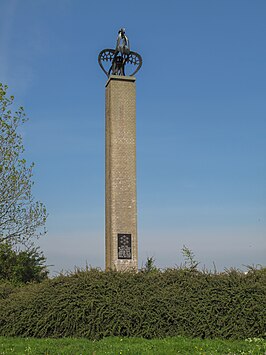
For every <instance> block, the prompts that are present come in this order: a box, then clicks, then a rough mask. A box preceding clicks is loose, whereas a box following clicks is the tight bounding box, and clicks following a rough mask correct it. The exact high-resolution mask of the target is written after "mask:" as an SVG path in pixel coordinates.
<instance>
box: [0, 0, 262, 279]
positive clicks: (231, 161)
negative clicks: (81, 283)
mask: <svg viewBox="0 0 266 355" xmlns="http://www.w3.org/2000/svg"><path fill="white" fill-rule="evenodd" d="M265 18H266V2H265V1H264V0H261V1H259V0H253V1H249V0H230V1H229V0H224V1H218V0H216V1H214V0H172V1H170V0H169V1H167V0H165V1H156V0H155V1H139V0H136V1H134V2H121V3H119V2H118V3H117V2H112V1H106V0H103V1H99V2H96V1H85V0H75V1H74V0H56V1H55V0H53V1H52V0H45V1H44V0H24V1H19V0H17V1H16V0H0V81H1V82H3V83H6V84H8V85H9V93H10V94H14V95H15V100H16V103H17V104H18V105H23V106H24V108H25V110H26V113H27V116H28V117H29V119H30V120H29V122H27V124H26V125H25V126H24V128H23V131H22V133H23V136H24V143H25V147H26V152H25V154H26V157H27V159H28V161H29V162H31V161H34V162H35V164H36V166H35V172H34V181H35V186H34V195H35V197H36V199H38V200H41V201H42V202H44V203H45V204H46V206H47V209H48V212H49V219H48V223H47V229H48V234H47V235H46V236H45V237H43V238H42V239H40V240H39V242H38V243H39V245H40V246H41V248H42V249H43V250H44V252H45V255H46V256H47V259H48V263H49V264H51V265H53V266H52V267H51V271H52V272H53V273H56V272H60V271H61V270H62V269H64V270H73V268H74V266H79V267H84V266H85V264H86V262H87V263H88V264H91V265H92V266H98V267H102V268H103V267H104V95H105V82H106V77H105V75H104V73H103V72H102V71H101V69H100V67H99V66H98V63H97V56H98V53H99V52H100V51H101V50H102V49H104V48H110V47H114V45H115V42H116V36H117V31H118V29H119V28H120V27H125V28H126V33H127V35H128V37H129V39H130V43H131V49H132V50H134V51H137V52H139V53H140V54H141V55H142V57H143V66H142V68H141V70H140V71H139V72H138V74H137V75H136V77H137V191H138V237H139V266H141V265H142V263H145V260H146V258H147V257H148V256H153V257H154V258H155V259H156V264H157V265H158V266H160V267H167V266H174V265H175V264H180V263H181V262H182V260H183V259H182V255H181V251H180V250H181V248H182V246H183V245H186V246H188V247H189V248H190V249H192V250H193V252H194V253H195V255H196V258H197V260H199V261H200V262H201V264H200V265H201V266H202V267H203V266H204V265H205V266H206V267H209V268H211V267H212V265H213V262H215V264H216V267H217V268H218V269H219V270H223V268H225V267H240V268H243V265H248V264H263V265H265V257H266V159H265V156H266V139H265V134H266V47H265V38H266V21H265Z"/></svg>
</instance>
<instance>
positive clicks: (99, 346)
mask: <svg viewBox="0 0 266 355" xmlns="http://www.w3.org/2000/svg"><path fill="white" fill-rule="evenodd" d="M6 354H21V355H22V354H34V355H39V354H40V355H41V354H42V355H52V354H53V355H54V354H69V355H76V354H77V355H89V354H90V355H101V354H109V355H111V354H114V355H123V354H132V355H138V354H139V355H142V354H156V355H157V354H162V355H163V354H165V355H166V354H167V355H171V354H202V355H203V354H228V355H229V354H254V355H255V354H266V340H263V339H259V338H255V339H246V340H235V341H233V340H222V339H214V340H209V339H204V340H201V339H190V338H184V337H173V338H165V339H153V340H146V339H141V338H105V339H102V340H100V341H91V340H87V339H71V338H63V339H35V338H10V337H0V355H6Z"/></svg>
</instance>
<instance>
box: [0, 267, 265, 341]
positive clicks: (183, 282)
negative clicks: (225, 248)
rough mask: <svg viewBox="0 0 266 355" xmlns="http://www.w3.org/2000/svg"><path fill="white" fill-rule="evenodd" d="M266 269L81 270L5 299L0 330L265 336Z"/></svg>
mask: <svg viewBox="0 0 266 355" xmlns="http://www.w3.org/2000/svg"><path fill="white" fill-rule="evenodd" d="M265 330H266V269H261V270H250V271H249V272H248V273H247V274H244V273H243V272H240V271H237V270H228V271H225V272H223V273H220V274H217V273H216V274H213V273H209V272H201V271H197V270H195V269H189V268H185V269H168V270H165V271H157V272H139V273H130V272H125V273H119V272H102V271H99V270H95V269H92V270H89V271H77V272H76V273H74V274H72V275H69V276H62V275H61V276H58V277H56V278H55V279H52V280H46V281H43V282H42V283H40V284H30V285H25V286H23V287H20V288H18V289H16V290H15V291H12V292H11V293H10V294H9V296H8V297H4V298H3V299H0V335H4V336H23V337H31V336H32V337H87V338H89V339H100V338H103V337H107V336H126V337H129V336H130V337H144V338H148V339H149V338H163V337H167V336H176V335H185V336H192V337H202V338H205V337H206V338H216V337H220V338H238V339H241V338H243V339H244V338H254V337H265Z"/></svg>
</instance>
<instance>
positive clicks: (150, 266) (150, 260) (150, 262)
mask: <svg viewBox="0 0 266 355" xmlns="http://www.w3.org/2000/svg"><path fill="white" fill-rule="evenodd" d="M157 270H158V268H157V267H156V266H155V259H154V257H153V256H151V257H147V260H146V263H145V266H144V268H142V269H141V271H142V272H154V271H157Z"/></svg>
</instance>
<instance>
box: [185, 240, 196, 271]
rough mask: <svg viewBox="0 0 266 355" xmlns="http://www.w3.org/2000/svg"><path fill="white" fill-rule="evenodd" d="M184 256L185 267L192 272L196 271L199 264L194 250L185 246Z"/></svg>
mask: <svg viewBox="0 0 266 355" xmlns="http://www.w3.org/2000/svg"><path fill="white" fill-rule="evenodd" d="M181 251H182V255H183V257H184V259H185V267H186V268H188V269H190V270H196V269H197V267H198V265H199V262H198V261H196V260H195V255H194V253H193V251H192V250H190V249H189V248H188V247H186V246H185V245H183V248H182V249H181Z"/></svg>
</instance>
